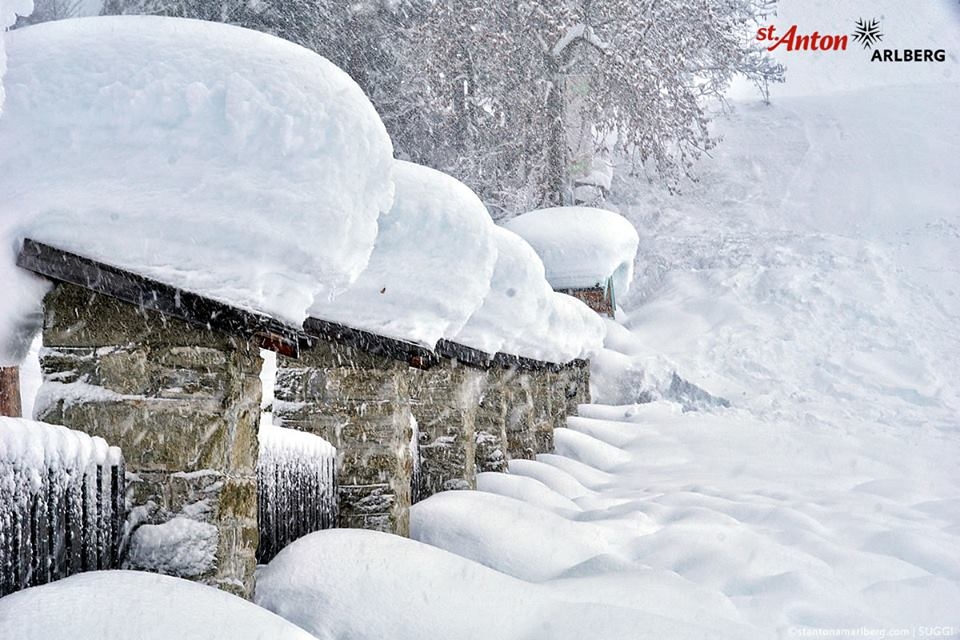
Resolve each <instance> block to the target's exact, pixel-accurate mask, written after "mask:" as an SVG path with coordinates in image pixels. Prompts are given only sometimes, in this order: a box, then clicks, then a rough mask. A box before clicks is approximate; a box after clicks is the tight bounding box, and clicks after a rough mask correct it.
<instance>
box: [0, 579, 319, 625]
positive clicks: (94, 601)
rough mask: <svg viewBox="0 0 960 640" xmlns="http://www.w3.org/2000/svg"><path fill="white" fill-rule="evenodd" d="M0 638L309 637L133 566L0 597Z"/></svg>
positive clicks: (265, 614)
mask: <svg viewBox="0 0 960 640" xmlns="http://www.w3.org/2000/svg"><path fill="white" fill-rule="evenodd" d="M0 637H3V638H17V639H18V640H51V639H65V638H70V640H125V639H126V638H137V639H138V640H170V639H171V638H177V639H178V640H261V639H263V638H270V639H271V640H311V639H312V636H311V635H310V634H308V633H306V632H305V631H303V630H302V629H300V628H298V627H296V626H294V625H293V624H291V623H289V622H287V621H285V620H283V619H282V618H280V617H279V616H276V615H274V614H272V613H270V612H269V611H265V610H264V609H261V608H260V607H257V606H256V605H254V604H252V603H250V602H247V601H246V600H242V599H240V598H238V597H236V596H232V595H230V594H228V593H224V592H223V591H219V590H217V589H214V588H213V587H207V586H204V585H200V584H197V583H195V582H188V581H186V580H181V579H179V578H171V577H169V576H161V575H156V574H152V573H140V572H137V571H95V572H90V573H81V574H78V575H75V576H72V577H70V578H66V579H64V580H59V581H57V582H53V583H50V584H47V585H44V586H42V587H33V588H32V589H26V590H24V591H20V592H18V593H14V594H12V595H9V596H7V597H6V598H3V599H2V600H0Z"/></svg>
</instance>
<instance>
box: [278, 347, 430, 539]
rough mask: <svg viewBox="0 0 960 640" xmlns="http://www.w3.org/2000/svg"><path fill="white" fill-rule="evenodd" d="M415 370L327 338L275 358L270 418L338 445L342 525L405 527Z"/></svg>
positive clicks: (401, 531)
mask: <svg viewBox="0 0 960 640" xmlns="http://www.w3.org/2000/svg"><path fill="white" fill-rule="evenodd" d="M412 371H414V370H413V369H411V368H410V367H408V366H407V364H406V363H405V362H402V361H399V360H394V359H391V358H387V357H383V356H379V355H374V354H371V353H368V352H365V351H363V350H361V349H358V348H355V347H350V346H346V345H343V344H337V343H333V342H326V341H318V343H317V344H316V345H315V346H314V347H313V348H311V349H308V350H305V351H302V352H301V354H300V358H299V359H297V360H292V359H289V358H284V357H278V358H277V379H276V386H275V390H274V398H275V400H274V413H273V415H274V419H275V420H276V421H277V424H279V425H281V426H283V427H287V428H291V429H299V430H301V431H306V432H308V433H313V434H315V435H318V436H320V437H322V438H324V439H326V440H327V441H328V442H330V443H332V444H333V446H335V447H336V448H337V484H338V490H339V495H340V512H339V525H340V526H341V527H354V528H363V529H375V530H378V531H386V532H390V533H396V534H399V535H403V536H406V535H408V534H409V532H410V493H411V475H412V472H413V450H412V448H413V447H414V446H415V444H414V443H413V442H412V440H413V415H412V413H411V411H410V385H411V375H412V374H411V372H412Z"/></svg>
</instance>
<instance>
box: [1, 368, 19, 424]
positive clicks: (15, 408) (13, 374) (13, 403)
mask: <svg viewBox="0 0 960 640" xmlns="http://www.w3.org/2000/svg"><path fill="white" fill-rule="evenodd" d="M21 414H22V409H21V406H20V367H0V416H7V417H9V418H19V417H21Z"/></svg>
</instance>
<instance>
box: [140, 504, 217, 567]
mask: <svg viewBox="0 0 960 640" xmlns="http://www.w3.org/2000/svg"><path fill="white" fill-rule="evenodd" d="M218 537H219V534H218V532H217V528H216V527H215V526H214V525H212V524H210V523H207V522H199V521H197V520H191V519H190V518H181V517H177V518H173V519H172V520H168V521H167V522H164V523H163V524H145V525H142V526H141V527H138V528H137V530H136V531H134V533H133V535H132V536H131V537H130V547H129V550H128V551H127V557H126V560H125V566H126V567H128V568H137V569H143V570H145V571H154V572H156V573H163V574H166V575H172V576H181V577H190V576H199V575H201V574H203V573H205V572H206V571H208V570H210V569H212V568H213V565H214V562H215V561H216V560H215V556H216V553H217V539H218Z"/></svg>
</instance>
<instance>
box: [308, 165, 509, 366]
mask: <svg viewBox="0 0 960 640" xmlns="http://www.w3.org/2000/svg"><path fill="white" fill-rule="evenodd" d="M393 179H394V184H395V189H396V191H395V197H394V201H393V208H392V209H391V210H390V211H389V213H386V214H384V215H383V216H381V218H380V230H379V233H378V235H377V239H376V243H375V245H374V248H373V253H372V254H371V255H370V261H369V262H368V263H367V267H366V269H365V270H364V271H363V273H361V274H360V277H359V278H358V279H357V280H356V282H354V283H353V285H352V286H351V287H350V288H349V289H347V290H346V291H345V292H343V293H342V294H340V295H338V296H337V297H336V298H335V299H333V300H326V299H321V300H317V301H316V302H315V303H314V304H313V306H312V307H311V308H310V315H312V316H314V317H317V318H322V319H325V320H331V321H335V322H340V323H342V324H346V325H349V326H352V327H356V328H359V329H366V330H367V331H371V332H374V333H377V334H380V335H384V336H389V337H393V338H397V339H400V340H406V341H409V342H415V343H419V344H422V345H425V346H427V347H430V348H432V347H433V346H434V345H435V344H436V342H437V341H438V340H439V339H441V338H448V339H449V338H453V337H454V336H455V335H456V334H457V333H458V332H459V331H460V329H461V328H462V327H463V325H464V324H465V323H466V322H467V319H468V318H469V317H470V316H471V314H473V313H474V311H476V310H477V309H478V308H479V307H480V305H481V304H482V303H483V300H484V297H485V296H486V295H487V291H488V290H489V288H490V276H491V275H492V273H493V269H494V263H495V262H496V259H497V244H496V242H495V240H494V237H493V231H494V230H495V229H496V227H495V225H494V224H493V221H492V220H491V219H490V214H489V213H488V212H487V208H486V207H485V206H484V205H483V203H482V202H481V201H480V198H478V197H477V196H476V194H474V193H473V192H472V191H471V190H470V189H469V188H468V187H467V186H466V185H464V184H463V183H461V182H460V181H458V180H457V179H455V178H452V177H450V176H448V175H446V174H444V173H441V172H439V171H435V170H433V169H430V168H428V167H422V166H420V165H416V164H412V163H409V162H401V161H397V162H396V163H395V165H394V171H393Z"/></svg>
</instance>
